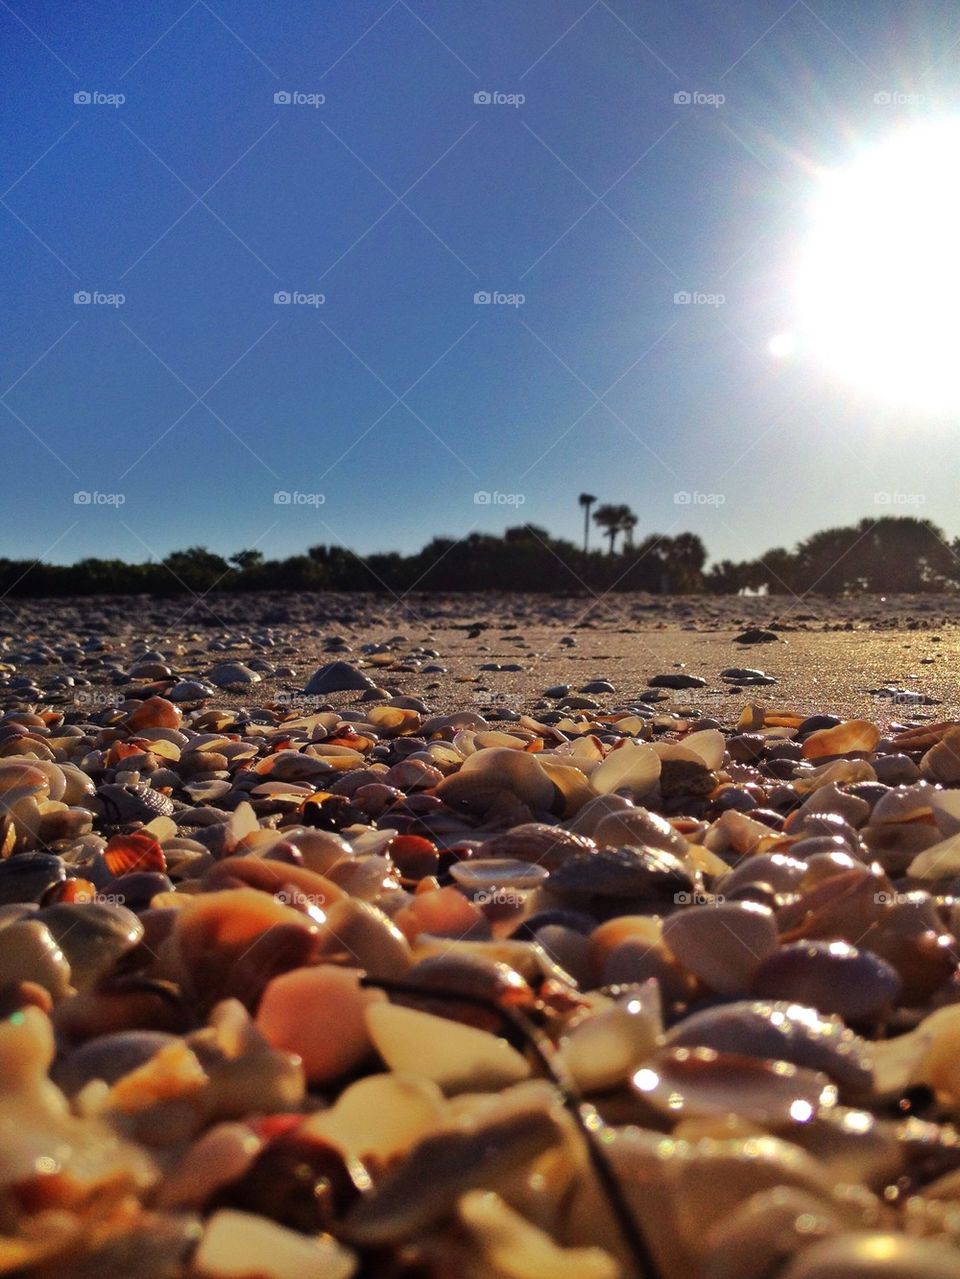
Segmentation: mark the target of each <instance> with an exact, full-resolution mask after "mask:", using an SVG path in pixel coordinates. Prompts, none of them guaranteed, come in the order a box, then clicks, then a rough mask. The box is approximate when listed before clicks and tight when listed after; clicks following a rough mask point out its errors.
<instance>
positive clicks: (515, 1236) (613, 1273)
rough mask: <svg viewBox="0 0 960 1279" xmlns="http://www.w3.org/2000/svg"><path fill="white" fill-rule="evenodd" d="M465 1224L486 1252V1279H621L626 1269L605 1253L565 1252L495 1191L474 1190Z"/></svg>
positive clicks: (464, 1210) (464, 1209)
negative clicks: (491, 1276) (489, 1277)
mask: <svg viewBox="0 0 960 1279" xmlns="http://www.w3.org/2000/svg"><path fill="white" fill-rule="evenodd" d="M459 1213H460V1219H461V1221H462V1222H463V1224H464V1225H465V1226H466V1228H467V1230H468V1231H469V1233H470V1235H471V1236H472V1238H473V1242H474V1244H475V1246H476V1247H477V1248H478V1249H479V1251H480V1267H481V1269H482V1273H484V1274H496V1275H498V1276H503V1279H619V1276H620V1273H621V1271H620V1266H619V1265H618V1264H617V1262H616V1261H614V1259H613V1257H611V1256H610V1254H609V1253H607V1252H604V1250H603V1249H602V1248H561V1247H559V1246H558V1245H557V1244H556V1243H554V1241H553V1240H552V1239H551V1238H550V1236H549V1235H547V1234H546V1233H545V1232H544V1231H542V1230H539V1229H538V1228H537V1227H536V1226H534V1225H532V1224H531V1223H530V1222H529V1221H527V1219H526V1218H525V1217H522V1216H521V1215H520V1214H519V1213H518V1212H514V1210H513V1209H512V1208H511V1207H510V1206H509V1205H508V1204H507V1203H505V1202H504V1200H503V1199H501V1198H500V1196H499V1195H498V1194H495V1193H494V1192H493V1191H491V1190H471V1191H469V1192H468V1193H467V1194H465V1195H464V1196H463V1197H462V1199H461V1200H460V1204H459Z"/></svg>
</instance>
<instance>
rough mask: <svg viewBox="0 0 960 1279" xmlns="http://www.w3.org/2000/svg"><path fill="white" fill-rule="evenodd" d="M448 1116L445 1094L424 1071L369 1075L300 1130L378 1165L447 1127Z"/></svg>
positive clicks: (385, 1162)
mask: <svg viewBox="0 0 960 1279" xmlns="http://www.w3.org/2000/svg"><path fill="white" fill-rule="evenodd" d="M445 1116H446V1103H445V1102H444V1099H443V1093H442V1092H441V1091H440V1089H439V1088H438V1087H437V1085H436V1084H435V1083H433V1082H432V1081H430V1080H428V1079H424V1078H423V1077H422V1076H421V1075H406V1074H401V1073H393V1074H389V1075H368V1076H367V1077H366V1079H360V1080H358V1081H357V1082H356V1083H355V1084H351V1085H350V1087H349V1088H346V1089H344V1091H343V1092H342V1093H341V1094H340V1096H339V1097H338V1098H337V1101H336V1102H335V1104H334V1105H333V1106H332V1107H331V1108H330V1109H329V1110H323V1111H320V1112H318V1113H317V1114H315V1115H312V1116H311V1117H310V1118H309V1119H308V1120H307V1121H306V1122H305V1123H304V1124H303V1126H302V1127H301V1128H300V1129H299V1132H300V1135H301V1136H304V1137H309V1138H312V1139H316V1140H322V1141H327V1142H329V1143H330V1144H331V1145H332V1146H335V1147H336V1148H337V1149H338V1150H339V1151H341V1152H342V1153H343V1154H344V1155H345V1156H346V1157H347V1158H349V1159H358V1160H360V1162H361V1163H365V1162H366V1161H368V1160H370V1158H371V1156H372V1157H373V1161H374V1162H375V1164H376V1166H378V1167H385V1166H386V1164H387V1163H388V1162H389V1161H390V1160H391V1159H393V1158H395V1157H396V1156H398V1155H405V1154H406V1153H407V1152H408V1151H409V1150H412V1149H413V1147H414V1146H415V1145H416V1144H417V1142H419V1141H422V1140H423V1139H424V1137H428V1136H430V1135H431V1133H434V1132H437V1131H438V1129H440V1128H441V1127H443V1125H444V1122H445Z"/></svg>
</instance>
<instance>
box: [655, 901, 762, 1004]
mask: <svg viewBox="0 0 960 1279" xmlns="http://www.w3.org/2000/svg"><path fill="white" fill-rule="evenodd" d="M663 939H664V941H665V942H666V944H667V945H668V946H669V948H670V950H671V952H672V953H673V954H674V955H675V956H676V958H677V959H678V960H679V962H680V963H681V964H682V965H683V966H684V968H686V969H687V971H688V972H691V973H693V974H694V975H695V976H696V977H699V978H700V980H701V981H703V982H705V983H706V985H707V986H709V987H710V988H711V989H712V990H716V991H717V992H718V993H719V994H722V995H743V994H746V993H747V992H748V991H749V990H750V987H751V985H752V982H753V979H754V977H755V976H756V973H757V971H758V969H759V968H760V965H761V964H762V963H763V961H764V960H765V959H766V958H767V957H768V956H769V955H772V954H773V953H774V951H775V950H776V949H777V941H778V937H777V926H776V921H775V919H774V914H773V911H772V910H770V908H769V907H768V906H761V905H760V904H759V903H758V902H751V901H733V902H718V903H717V904H716V905H711V906H690V907H688V908H687V909H685V910H680V911H677V912H676V913H675V914H673V915H670V916H668V918H667V919H665V920H664V923H663Z"/></svg>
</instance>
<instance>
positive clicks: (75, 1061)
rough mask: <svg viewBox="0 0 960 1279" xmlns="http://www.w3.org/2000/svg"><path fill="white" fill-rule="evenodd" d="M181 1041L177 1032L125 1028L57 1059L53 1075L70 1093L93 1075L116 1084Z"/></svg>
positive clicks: (67, 1092)
mask: <svg viewBox="0 0 960 1279" xmlns="http://www.w3.org/2000/svg"><path fill="white" fill-rule="evenodd" d="M181 1043H182V1040H180V1039H179V1038H178V1037H177V1036H176V1035H170V1034H165V1033H163V1032H162V1031H156V1030H124V1031H118V1032H117V1033H115V1034H111V1035H100V1036H98V1037H97V1038H95V1039H89V1040H88V1041H87V1042H86V1043H85V1044H83V1045H82V1047H80V1048H76V1049H74V1051H73V1052H71V1053H69V1054H68V1055H67V1056H66V1057H64V1058H62V1059H60V1060H58V1061H57V1062H56V1063H55V1065H54V1067H53V1068H52V1070H51V1072H50V1075H51V1078H52V1079H53V1080H54V1082H55V1083H56V1084H57V1085H58V1087H60V1088H62V1089H63V1091H64V1092H65V1093H66V1094H67V1096H68V1097H73V1096H74V1095H75V1094H76V1093H78V1092H79V1091H80V1090H81V1088H85V1087H86V1085H87V1084H88V1083H90V1081H91V1080H93V1079H102V1080H104V1082H106V1083H108V1084H115V1083H116V1082H117V1081H118V1080H119V1079H122V1078H123V1077H124V1075H129V1074H130V1073H131V1072H132V1071H134V1070H137V1069H139V1068H140V1067H141V1066H144V1065H146V1063H147V1062H148V1061H150V1060H151V1058H153V1057H154V1056H155V1055H156V1054H157V1053H158V1052H160V1050H161V1049H163V1048H171V1047H175V1046H177V1045H179V1044H181Z"/></svg>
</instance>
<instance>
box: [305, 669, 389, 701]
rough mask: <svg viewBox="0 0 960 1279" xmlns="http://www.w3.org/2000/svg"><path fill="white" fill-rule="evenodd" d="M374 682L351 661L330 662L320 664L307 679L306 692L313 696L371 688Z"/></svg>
mask: <svg viewBox="0 0 960 1279" xmlns="http://www.w3.org/2000/svg"><path fill="white" fill-rule="evenodd" d="M373 687H374V682H373V680H372V679H371V678H370V676H369V675H364V673H363V671H359V670H357V668H356V667H355V666H351V665H350V663H349V662H329V663H328V664H327V665H326V666H319V667H318V668H317V669H316V670H315V671H314V672H313V674H312V675H311V676H310V678H309V680H307V683H306V685H305V686H304V690H303V691H304V693H307V694H309V695H311V696H313V695H320V694H323V693H341V692H347V691H351V692H352V691H354V690H359V689H364V690H365V689H371V688H373Z"/></svg>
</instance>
